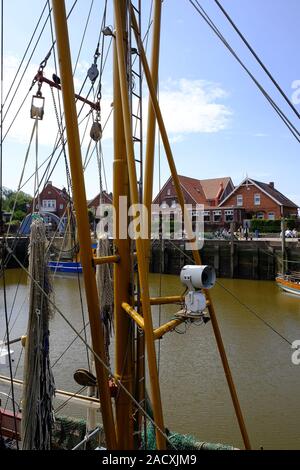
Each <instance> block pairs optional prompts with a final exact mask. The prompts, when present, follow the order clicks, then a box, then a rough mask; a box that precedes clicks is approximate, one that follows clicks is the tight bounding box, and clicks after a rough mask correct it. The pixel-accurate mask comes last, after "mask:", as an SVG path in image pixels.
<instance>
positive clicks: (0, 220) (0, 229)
mask: <svg viewBox="0 0 300 470" xmlns="http://www.w3.org/2000/svg"><path fill="white" fill-rule="evenodd" d="M3 41H4V12H3V0H1V59H0V61H1V63H0V67H1V76H0V80H1V83H0V121H1V123H0V124H1V127H0V143H1V145H0V235H2V234H3V232H4V230H3V229H4V220H3V214H2V210H3V186H2V180H3V145H2V137H3V77H4V70H3V67H4V44H3Z"/></svg>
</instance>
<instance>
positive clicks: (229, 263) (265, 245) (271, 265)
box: [4, 237, 300, 280]
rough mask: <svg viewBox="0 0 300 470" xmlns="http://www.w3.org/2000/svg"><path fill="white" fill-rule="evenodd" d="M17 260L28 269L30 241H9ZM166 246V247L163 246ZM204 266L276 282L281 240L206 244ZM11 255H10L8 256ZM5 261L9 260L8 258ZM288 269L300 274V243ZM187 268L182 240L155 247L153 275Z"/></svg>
mask: <svg viewBox="0 0 300 470" xmlns="http://www.w3.org/2000/svg"><path fill="white" fill-rule="evenodd" d="M7 243H8V245H9V247H10V248H11V249H12V250H13V251H14V255H15V257H16V258H17V259H18V260H19V261H20V262H21V263H22V264H24V265H25V266H26V265H27V258H28V254H27V253H28V238H27V237H21V238H18V239H17V240H16V239H15V238H14V237H10V238H9V239H7ZM161 243H162V245H161ZM55 244H56V246H57V249H56V252H60V249H59V246H60V241H59V240H56V243H55ZM200 253H201V257H202V261H203V264H210V265H212V266H214V267H215V269H216V272H217V276H218V277H225V278H226V277H227V278H237V279H264V280H274V279H275V276H276V274H277V273H278V272H280V271H281V270H282V252H281V241H280V240H279V239H268V240H265V239H258V240H252V241H246V240H242V241H237V240H236V241H234V242H231V241H227V240H206V241H205V243H204V246H203V248H202V249H201V250H200ZM6 255H7V253H6ZM15 257H13V256H11V255H8V258H6V259H7V263H6V265H7V266H8V267H10V268H18V267H20V266H19V264H18V262H17V261H16V259H15ZM4 258H5V257H4ZM284 259H285V262H286V268H287V269H290V270H292V271H300V242H299V241H298V240H292V239H290V240H287V241H286V254H285V256H284ZM186 264H192V253H191V251H185V242H184V241H182V240H163V241H162V242H160V241H158V240H157V241H154V242H153V243H152V255H151V261H150V272H153V273H159V272H162V273H163V274H176V275H178V274H179V273H180V270H181V268H182V267H183V266H184V265H186Z"/></svg>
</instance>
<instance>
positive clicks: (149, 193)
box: [143, 0, 162, 256]
mask: <svg viewBox="0 0 300 470" xmlns="http://www.w3.org/2000/svg"><path fill="white" fill-rule="evenodd" d="M161 10H162V1H161V0H155V2H154V19H153V39H152V57H151V77H152V82H153V86H154V88H155V91H156V92H157V87H158V68H159V48H160V30H161ZM155 124H156V120H155V111H154V109H153V105H152V101H151V97H149V104H148V129H147V146H146V156H145V175H146V178H145V186H144V196H143V203H144V204H145V206H146V207H147V209H148V237H149V238H148V240H147V243H146V245H147V247H146V249H147V254H148V256H149V249H150V242H151V204H152V197H153V173H154V147H155Z"/></svg>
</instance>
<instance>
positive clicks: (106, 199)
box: [88, 191, 113, 218]
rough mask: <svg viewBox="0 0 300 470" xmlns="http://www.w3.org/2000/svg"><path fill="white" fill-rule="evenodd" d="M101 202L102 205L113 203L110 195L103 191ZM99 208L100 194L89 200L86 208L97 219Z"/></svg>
mask: <svg viewBox="0 0 300 470" xmlns="http://www.w3.org/2000/svg"><path fill="white" fill-rule="evenodd" d="M102 202H103V204H112V203H113V195H112V193H107V192H106V191H103V192H102ZM99 206H100V193H99V194H97V196H95V197H94V199H91V200H90V201H89V202H88V208H89V209H91V210H92V211H93V214H94V216H95V217H96V218H98V217H99V214H98V209H99Z"/></svg>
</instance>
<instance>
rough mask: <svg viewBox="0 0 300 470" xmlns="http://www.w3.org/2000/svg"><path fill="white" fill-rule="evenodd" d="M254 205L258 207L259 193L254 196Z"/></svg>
mask: <svg viewBox="0 0 300 470" xmlns="http://www.w3.org/2000/svg"><path fill="white" fill-rule="evenodd" d="M254 205H255V206H260V194H259V193H255V194H254Z"/></svg>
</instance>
